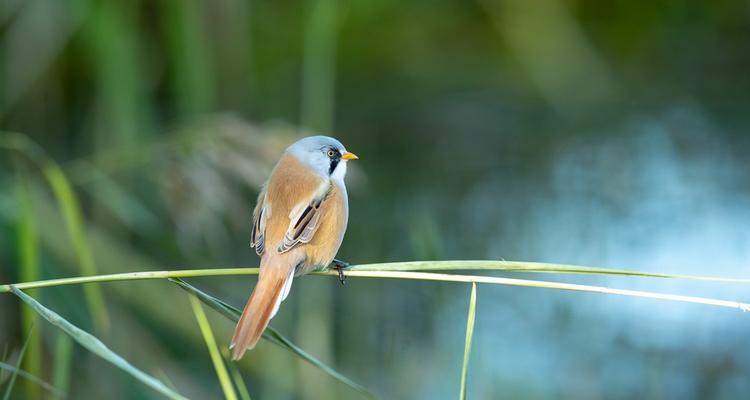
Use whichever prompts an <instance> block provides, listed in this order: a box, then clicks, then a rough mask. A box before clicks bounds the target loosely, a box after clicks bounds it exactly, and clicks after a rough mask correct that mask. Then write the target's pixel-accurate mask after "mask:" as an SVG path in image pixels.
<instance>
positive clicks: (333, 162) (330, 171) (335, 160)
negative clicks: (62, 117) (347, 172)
mask: <svg viewBox="0 0 750 400" xmlns="http://www.w3.org/2000/svg"><path fill="white" fill-rule="evenodd" d="M328 152H333V156H329V157H330V159H331V165H330V167H328V175H331V174H333V171H334V170H336V166H337V165H339V162H340V161H341V152H339V150H338V149H330V150H328Z"/></svg>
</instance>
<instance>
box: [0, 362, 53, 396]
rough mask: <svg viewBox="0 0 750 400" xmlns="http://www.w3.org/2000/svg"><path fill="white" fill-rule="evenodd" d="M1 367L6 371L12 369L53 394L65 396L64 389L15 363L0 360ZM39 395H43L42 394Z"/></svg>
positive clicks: (11, 370)
mask: <svg viewBox="0 0 750 400" xmlns="http://www.w3.org/2000/svg"><path fill="white" fill-rule="evenodd" d="M0 369H4V370H6V371H10V372H11V373H14V374H17V375H18V376H20V377H21V378H24V379H26V380H27V381H29V382H31V383H33V384H35V385H37V386H39V387H41V388H43V389H44V390H47V391H48V392H50V393H52V394H54V395H56V396H62V397H65V393H63V391H62V390H60V389H58V388H56V387H54V386H53V385H52V384H50V383H48V382H45V381H44V380H43V379H41V378H39V377H37V376H36V375H34V374H32V373H30V372H28V371H24V370H22V369H18V368H17V367H15V366H13V365H10V364H8V363H4V362H2V361H0ZM39 397H41V395H40V396H39ZM39 397H36V398H39ZM30 398H31V397H30Z"/></svg>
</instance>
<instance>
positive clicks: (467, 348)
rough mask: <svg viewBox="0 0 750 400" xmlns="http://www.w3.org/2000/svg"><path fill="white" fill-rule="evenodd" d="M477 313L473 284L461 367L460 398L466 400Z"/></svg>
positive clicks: (474, 283)
mask: <svg viewBox="0 0 750 400" xmlns="http://www.w3.org/2000/svg"><path fill="white" fill-rule="evenodd" d="M476 311H477V284H476V282H472V283H471V297H470V298H469V313H468V316H467V317H466V342H465V343H464V364H463V366H462V367H461V392H460V394H459V396H458V398H459V399H461V400H466V383H467V379H468V376H469V355H470V354H471V340H472V338H473V337H474V320H475V317H476Z"/></svg>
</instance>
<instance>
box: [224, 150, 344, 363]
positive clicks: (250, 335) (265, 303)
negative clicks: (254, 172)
mask: <svg viewBox="0 0 750 400" xmlns="http://www.w3.org/2000/svg"><path fill="white" fill-rule="evenodd" d="M358 158H359V157H357V156H356V155H355V154H354V153H351V152H349V151H347V150H346V148H345V147H344V145H343V144H341V142H339V141H338V140H336V139H334V138H332V137H328V136H310V137H305V138H302V139H300V140H298V141H296V142H294V143H292V144H291V145H290V146H289V147H287V149H286V150H285V151H284V153H283V154H282V155H281V158H280V159H279V161H278V162H277V164H276V166H275V167H274V168H273V170H272V171H271V175H270V177H269V178H268V181H266V183H264V184H263V186H262V188H261V191H260V194H259V195H258V201H257V204H256V206H255V209H254V211H253V218H252V230H251V234H250V246H251V247H253V248H255V252H256V253H257V254H258V255H259V256H260V270H259V272H258V283H257V284H256V285H255V288H254V289H253V292H252V293H251V294H250V298H249V299H248V301H247V304H246V305H245V308H244V310H243V311H242V315H241V316H240V319H239V322H237V327H236V328H235V331H234V336H233V337H232V341H231V345H230V348H231V349H232V359H233V360H239V359H241V358H242V356H243V355H244V354H245V352H246V351H247V350H250V349H252V348H254V347H255V345H256V344H257V343H258V340H259V339H260V336H261V334H262V333H263V331H264V330H265V329H266V326H268V322H269V321H270V320H271V318H273V317H274V315H276V312H277V311H278V309H279V305H280V304H281V302H282V301H284V299H285V298H286V297H287V296H288V295H289V291H290V289H291V287H292V280H293V279H294V278H295V277H296V276H300V275H304V274H307V273H309V272H311V271H313V270H316V269H322V268H326V267H328V266H329V265H330V264H331V263H332V262H334V263H335V267H336V268H337V269H338V270H339V277H340V279H342V283H343V275H342V272H341V268H343V267H346V266H347V265H348V264H347V263H344V262H342V261H339V260H335V259H334V257H335V256H336V253H337V252H338V250H339V247H340V246H341V243H342V241H343V239H344V233H345V232H346V226H347V223H348V220H349V200H348V197H347V193H346V185H345V183H344V176H345V175H346V166H347V162H348V161H351V160H357V159H358Z"/></svg>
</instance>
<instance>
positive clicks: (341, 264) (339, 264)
mask: <svg viewBox="0 0 750 400" xmlns="http://www.w3.org/2000/svg"><path fill="white" fill-rule="evenodd" d="M349 267H350V264H349V263H348V262H346V261H341V260H337V259H334V260H333V268H334V269H336V271H337V272H338V273H339V282H341V284H342V285H344V284H345V283H346V276H345V275H344V268H349Z"/></svg>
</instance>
